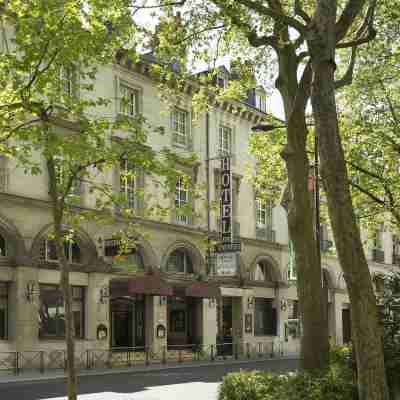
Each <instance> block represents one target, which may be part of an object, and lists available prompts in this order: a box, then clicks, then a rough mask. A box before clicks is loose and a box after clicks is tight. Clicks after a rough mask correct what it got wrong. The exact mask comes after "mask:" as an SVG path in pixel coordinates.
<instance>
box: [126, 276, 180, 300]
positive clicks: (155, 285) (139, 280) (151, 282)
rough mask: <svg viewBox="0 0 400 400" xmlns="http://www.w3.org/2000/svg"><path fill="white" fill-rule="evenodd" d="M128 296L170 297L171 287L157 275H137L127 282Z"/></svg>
mask: <svg viewBox="0 0 400 400" xmlns="http://www.w3.org/2000/svg"><path fill="white" fill-rule="evenodd" d="M128 292H129V294H152V295H155V296H172V294H173V290H172V287H171V286H170V285H169V284H168V283H167V282H166V281H164V279H162V278H161V277H160V276H159V275H139V276H136V277H134V278H130V279H129V281H128Z"/></svg>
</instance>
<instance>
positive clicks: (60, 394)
mask: <svg viewBox="0 0 400 400" xmlns="http://www.w3.org/2000/svg"><path fill="white" fill-rule="evenodd" d="M296 365H297V363H296V361H294V360H271V361H261V362H251V363H243V364H231V365H227V364H225V365H211V366H204V367H187V368H179V369H169V370H162V371H148V372H143V373H116V374H112V375H102V376H82V377H80V378H79V400H180V399H182V400H187V399H188V400H216V399H217V392H218V385H219V382H220V381H221V379H222V377H223V376H224V375H225V374H227V373H228V372H233V371H239V370H240V369H246V370H254V369H257V370H264V371H287V370H294V369H295V368H296ZM64 396H65V380H64V379H55V380H45V381H43V380H42V381H35V382H15V383H3V384H0V399H1V400H39V399H41V400H64V399H65V397H64Z"/></svg>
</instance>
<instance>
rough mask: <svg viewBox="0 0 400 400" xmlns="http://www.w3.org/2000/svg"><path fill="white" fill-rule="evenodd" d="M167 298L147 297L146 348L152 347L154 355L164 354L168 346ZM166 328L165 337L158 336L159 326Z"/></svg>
mask: <svg viewBox="0 0 400 400" xmlns="http://www.w3.org/2000/svg"><path fill="white" fill-rule="evenodd" d="M164 299H167V297H166V296H146V346H149V347H151V349H152V351H153V352H154V353H160V354H161V353H162V351H164V349H166V346H167V334H168V325H167V324H168V321H167V301H164ZM159 325H160V326H163V327H164V328H165V336H164V337H163V338H162V337H158V336H157V326H159Z"/></svg>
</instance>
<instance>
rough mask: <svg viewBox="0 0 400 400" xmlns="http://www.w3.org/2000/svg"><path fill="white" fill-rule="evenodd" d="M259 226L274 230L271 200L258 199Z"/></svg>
mask: <svg viewBox="0 0 400 400" xmlns="http://www.w3.org/2000/svg"><path fill="white" fill-rule="evenodd" d="M256 212H257V226H258V227H262V228H264V227H270V228H272V205H271V202H270V201H269V200H265V199H261V198H259V197H257V198H256Z"/></svg>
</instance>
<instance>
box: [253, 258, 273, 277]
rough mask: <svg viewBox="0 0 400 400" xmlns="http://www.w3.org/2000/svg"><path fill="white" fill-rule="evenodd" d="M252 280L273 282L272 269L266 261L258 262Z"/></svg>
mask: <svg viewBox="0 0 400 400" xmlns="http://www.w3.org/2000/svg"><path fill="white" fill-rule="evenodd" d="M254 280H255V281H267V282H273V281H274V277H273V270H272V267H271V265H270V264H269V263H268V262H267V261H260V262H259V263H257V265H256V268H255V270H254Z"/></svg>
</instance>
